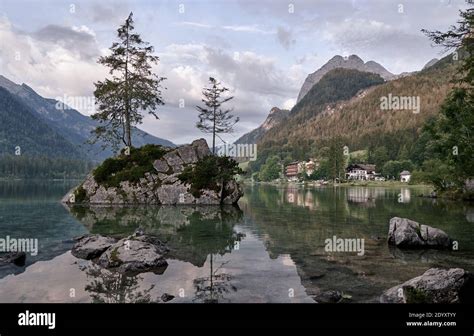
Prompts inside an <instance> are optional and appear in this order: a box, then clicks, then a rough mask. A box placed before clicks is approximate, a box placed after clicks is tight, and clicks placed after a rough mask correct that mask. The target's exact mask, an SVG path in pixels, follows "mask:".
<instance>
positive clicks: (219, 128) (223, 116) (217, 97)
mask: <svg viewBox="0 0 474 336" xmlns="http://www.w3.org/2000/svg"><path fill="white" fill-rule="evenodd" d="M228 91H229V89H228V88H226V87H224V86H222V85H221V83H220V82H218V81H217V80H216V79H215V78H213V77H209V87H208V88H204V89H203V90H202V95H203V99H202V102H203V103H204V105H205V106H204V107H201V106H196V109H197V110H198V111H199V121H198V122H197V123H196V127H197V128H198V129H199V130H201V131H202V132H204V133H210V134H212V153H213V154H215V153H216V134H220V133H229V132H231V131H232V129H233V127H234V125H235V124H236V123H237V122H239V118H238V117H234V116H233V115H232V114H231V112H232V109H225V110H223V109H222V108H221V106H222V104H224V103H226V102H228V101H229V100H231V99H233V98H234V97H232V96H229V97H225V98H221V95H222V94H224V93H226V92H228Z"/></svg>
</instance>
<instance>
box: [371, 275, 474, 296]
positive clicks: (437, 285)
mask: <svg viewBox="0 0 474 336" xmlns="http://www.w3.org/2000/svg"><path fill="white" fill-rule="evenodd" d="M380 302H382V303H473V302H474V277H473V276H472V274H470V273H469V272H466V271H465V270H463V269H461V268H451V269H449V270H444V269H439V268H431V269H429V270H427V271H426V272H425V273H423V274H422V275H420V276H418V277H416V278H413V279H411V280H408V281H406V282H404V283H402V284H401V285H398V286H395V287H392V288H390V289H388V290H386V291H385V292H384V293H383V294H382V295H381V297H380Z"/></svg>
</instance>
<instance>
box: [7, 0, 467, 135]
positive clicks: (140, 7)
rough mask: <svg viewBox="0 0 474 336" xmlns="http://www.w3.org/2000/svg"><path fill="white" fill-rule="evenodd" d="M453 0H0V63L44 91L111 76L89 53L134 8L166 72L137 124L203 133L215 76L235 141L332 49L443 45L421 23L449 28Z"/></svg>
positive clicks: (384, 59)
mask: <svg viewBox="0 0 474 336" xmlns="http://www.w3.org/2000/svg"><path fill="white" fill-rule="evenodd" d="M460 8H466V5H465V1H464V0H411V1H400V0H397V1H391V0H352V1H350V0H346V1H342V0H341V1H338V0H328V1H319V0H310V1H305V0H293V1H279V0H258V1H255V0H192V1H185V0H179V1H174V0H169V1H166V0H155V1H152V0H148V1H120V0H119V1H107V0H95V1H79V0H76V1H74V0H67V1H62V0H52V1H51V0H49V1H41V0H36V1H31V0H30V1H24V0H0V74H2V75H4V76H5V77H7V78H9V79H11V80H13V81H14V82H17V83H26V84H28V85H29V86H31V87H32V88H33V89H34V90H36V91H37V92H38V93H39V94H41V95H43V96H45V97H50V98H57V97H65V96H66V97H74V96H83V97H90V96H92V92H93V88H94V85H93V83H94V82H95V81H98V80H103V79H104V78H105V76H107V71H106V69H105V68H104V67H103V66H101V65H99V64H97V58H98V57H99V56H100V55H104V54H106V53H107V52H108V48H109V47H110V46H111V44H112V42H113V41H114V39H115V37H116V29H117V28H118V26H119V25H120V24H121V23H123V21H124V20H125V19H126V17H127V16H128V14H129V13H130V11H133V13H134V20H135V27H136V31H137V32H138V33H140V34H141V36H142V38H143V39H144V40H145V41H149V42H150V43H151V44H152V45H153V46H154V47H155V51H156V54H157V55H158V56H159V57H160V59H161V60H160V63H159V66H158V67H157V69H156V72H157V73H158V74H159V75H160V76H164V77H167V80H166V81H165V82H164V86H165V87H166V88H167V89H166V90H165V91H164V94H163V96H164V99H165V102H166V105H165V106H163V107H160V108H159V112H158V114H159V115H160V119H159V120H154V119H153V118H152V117H147V118H146V119H145V121H144V124H143V125H141V128H142V129H144V130H146V131H148V132H149V133H151V134H153V135H156V136H159V137H162V138H166V139H169V140H171V141H173V142H174V143H177V144H180V143H185V142H190V141H192V140H193V139H195V138H198V137H202V136H203V134H202V133H200V132H199V130H197V129H196V128H195V123H196V121H197V114H198V113H197V111H196V110H195V108H194V106H195V105H196V104H198V103H199V102H200V94H201V89H202V87H203V86H204V85H205V84H206V83H207V79H208V78H209V76H213V77H216V78H217V79H219V80H221V81H222V82H223V83H224V84H225V85H226V86H227V87H229V88H230V89H231V92H232V94H233V95H234V96H235V98H234V100H232V101H231V102H230V103H229V104H230V105H229V107H233V108H234V111H235V115H237V116H239V117H240V120H241V122H240V123H239V124H238V127H237V128H236V131H235V132H234V134H231V135H224V136H223V138H224V139H225V140H226V141H233V140H235V139H237V138H238V137H239V136H240V135H242V134H243V133H245V132H248V131H249V130H251V129H253V128H255V127H257V126H258V125H259V124H261V123H262V121H263V120H264V119H265V117H266V116H267V114H268V112H269V110H270V109H271V107H273V106H277V107H281V108H291V107H292V106H293V104H294V103H295V100H296V97H297V95H298V92H299V89H300V87H301V85H302V84H303V81H304V79H305V78H306V76H307V75H308V74H309V73H311V72H314V71H315V70H317V69H318V68H319V67H320V66H322V65H323V64H324V63H326V62H327V61H328V60H329V59H330V58H332V57H333V56H334V55H336V54H339V55H342V56H348V55H351V54H357V55H359V56H360V57H361V58H362V59H363V60H364V61H369V60H374V61H376V62H378V63H380V64H382V65H383V66H384V67H386V68H387V69H388V70H389V71H391V72H393V73H400V72H405V71H414V70H419V69H420V68H422V67H423V65H424V64H426V63H427V62H428V61H429V60H431V59H432V58H434V57H437V58H439V57H440V56H442V55H441V54H440V52H441V49H440V48H433V47H432V46H431V43H430V41H429V40H428V39H427V38H426V37H425V36H424V35H423V34H422V33H421V32H420V30H421V29H422V28H426V29H429V30H446V29H447V28H448V27H449V26H450V25H452V24H454V23H455V22H456V20H457V18H458V11H459V9H460ZM180 99H183V100H184V103H185V107H184V108H179V101H180ZM80 111H81V112H82V113H84V114H90V113H91V111H90V110H88V109H84V108H82V109H80Z"/></svg>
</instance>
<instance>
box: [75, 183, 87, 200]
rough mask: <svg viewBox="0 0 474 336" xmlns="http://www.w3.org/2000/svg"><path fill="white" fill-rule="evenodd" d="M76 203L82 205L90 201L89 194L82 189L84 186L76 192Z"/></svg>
mask: <svg viewBox="0 0 474 336" xmlns="http://www.w3.org/2000/svg"><path fill="white" fill-rule="evenodd" d="M74 201H75V203H82V202H87V201H88V197H87V192H86V190H85V189H84V188H83V187H82V184H81V185H80V186H79V187H78V188H77V189H76V190H75V191H74Z"/></svg>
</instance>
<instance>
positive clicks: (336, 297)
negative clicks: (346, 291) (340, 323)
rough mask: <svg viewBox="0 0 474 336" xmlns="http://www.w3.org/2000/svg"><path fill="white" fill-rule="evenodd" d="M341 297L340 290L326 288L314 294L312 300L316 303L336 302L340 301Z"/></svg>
mask: <svg viewBox="0 0 474 336" xmlns="http://www.w3.org/2000/svg"><path fill="white" fill-rule="evenodd" d="M342 299H343V297H342V294H341V292H339V291H335V290H328V291H325V292H322V293H319V294H318V295H316V296H314V300H316V302H317V303H338V302H340V301H342Z"/></svg>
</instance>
